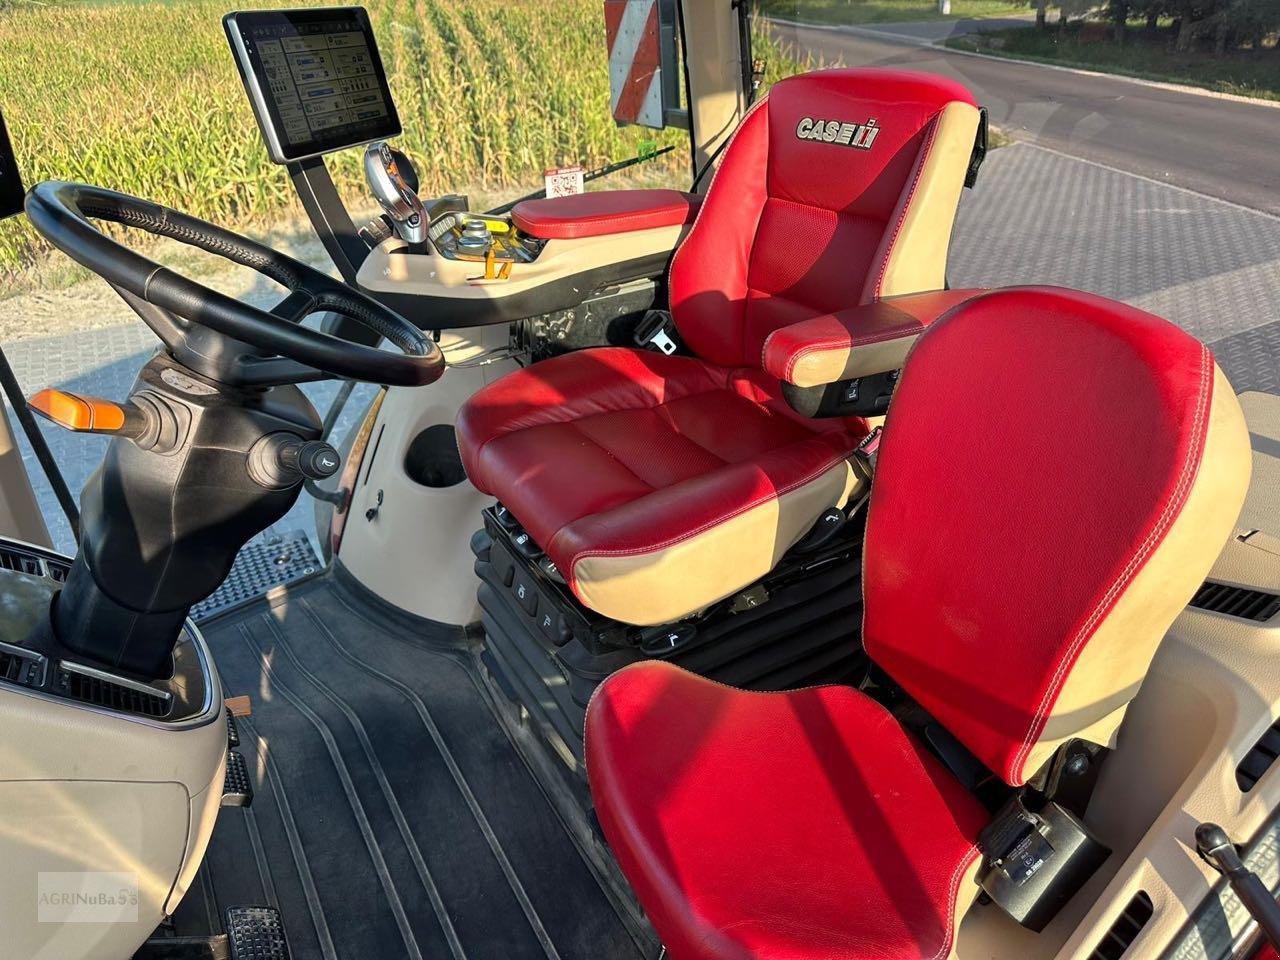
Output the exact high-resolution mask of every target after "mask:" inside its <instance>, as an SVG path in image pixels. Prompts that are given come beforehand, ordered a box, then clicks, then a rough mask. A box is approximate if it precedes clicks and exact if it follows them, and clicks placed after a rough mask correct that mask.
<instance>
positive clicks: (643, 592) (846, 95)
mask: <svg viewBox="0 0 1280 960" xmlns="http://www.w3.org/2000/svg"><path fill="white" fill-rule="evenodd" d="M979 119H980V116H979V111H978V108H977V107H976V105H975V104H974V101H973V98H972V96H971V95H970V94H969V92H968V91H967V90H965V89H964V88H963V87H962V86H960V85H959V84H957V83H954V82H953V81H950V80H946V79H943V78H940V77H934V76H927V75H921V74H914V73H908V72H904V71H895V70H881V69H839V70H825V71H820V72H817V73H811V74H805V75H802V76H798V77H792V78H790V79H787V80H783V81H781V82H779V83H777V84H775V85H774V86H773V88H772V89H771V91H770V93H769V95H768V96H767V97H765V98H764V99H762V100H760V101H759V102H758V103H757V104H755V106H754V107H753V108H752V109H751V111H750V112H749V113H748V114H747V116H746V117H745V118H744V120H743V122H742V124H741V125H740V126H739V128H738V130H737V131H736V132H735V133H734V135H733V138H732V139H731V141H730V143H729V145H728V147H727V148H726V151H725V155H724V158H723V160H722V162H721V164H720V167H719V169H718V170H717V171H716V174H715V177H714V179H713V181H712V184H711V186H710V188H709V190H708V193H707V196H706V200H705V202H704V203H703V204H702V206H701V209H700V211H699V213H698V217H697V220H696V221H695V223H694V225H693V227H692V229H691V231H690V233H689V235H688V236H687V238H686V239H685V240H684V242H683V243H682V244H681V246H680V247H679V248H678V250H677V251H676V253H675V256H674V257H673V259H672V263H671V269H670V283H669V289H670V308H671V315H672V319H673V321H674V323H675V326H676V328H677V330H678V332H679V336H680V338H681V339H682V340H683V341H684V344H685V345H686V346H687V348H688V350H689V352H690V353H691V354H692V355H691V356H688V355H686V356H666V355H664V354H661V353H655V352H647V351H641V350H636V349H628V348H619V347H606V348H599V349H591V350H584V351H580V352H576V353H570V354H566V355H564V356H560V357H556V358H553V359H550V360H546V361H543V362H540V363H536V364H534V365H532V366H530V367H528V368H526V369H524V370H521V371H518V372H516V373H513V374H511V375H509V376H507V377H504V378H503V379H502V380H500V381H498V382H496V383H494V384H491V385H489V386H487V387H485V388H484V389H482V390H480V391H479V392H477V393H476V394H475V395H474V396H473V397H472V398H471V400H470V401H469V402H468V403H467V404H466V405H465V406H464V407H463V408H462V410H461V411H460V413H459V417H458V424H457V428H458V443H459V447H460V449H461V453H462V460H463V464H464V465H465V467H466V471H467V475H468V477H469V478H470V479H471V482H472V483H473V484H475V486H476V487H478V488H479V489H480V490H482V491H484V492H486V493H490V494H492V495H494V496H495V497H497V499H498V500H500V501H501V502H502V503H503V504H504V505H505V506H506V508H507V509H508V510H509V511H510V512H511V513H512V514H513V515H514V516H515V518H516V519H517V520H519V521H520V523H521V524H522V525H523V526H524V528H525V529H526V530H527V531H528V533H529V534H530V536H531V537H532V538H533V540H534V541H535V542H536V543H537V545H538V546H540V547H541V548H542V550H544V551H545V552H546V553H547V554H548V556H549V557H550V558H551V560H552V561H553V562H554V563H555V564H556V565H557V567H558V568H559V571H560V573H561V574H562V575H563V577H564V579H565V581H566V583H567V584H568V586H569V588H570V589H571V590H572V591H573V593H574V594H575V596H576V597H577V598H578V599H579V600H580V601H581V602H582V603H583V604H585V605H586V606H587V607H590V608H591V609H593V610H595V611H597V612H598V613H601V614H603V615H605V616H607V617H610V618H613V619H615V620H620V621H623V622H626V623H631V624H637V625H651V624H662V623H669V622H671V621H674V620H677V619H680V618H681V617H685V616H688V615H690V614H692V613H695V612H697V611H699V610H701V609H703V608H705V607H706V606H708V605H710V604H711V603H714V602H715V601H717V600H720V599H722V598H724V597H727V596H729V595H731V594H733V593H734V592H735V591H737V590H740V589H741V588H743V587H745V586H747V585H749V584H751V583H752V582H754V581H755V580H757V579H759V578H760V577H762V576H764V575H765V574H766V573H768V572H769V571H770V570H771V569H772V568H773V567H774V566H775V565H776V564H777V562H778V561H779V560H780V559H781V557H782V555H783V554H784V553H785V552H786V551H787V550H788V549H790V548H791V546H793V545H794V544H795V543H796V542H797V541H798V540H799V539H800V538H801V537H802V536H804V534H805V533H806V532H807V531H808V530H810V529H811V528H812V527H813V525H814V524H815V522H816V521H817V519H818V518H819V517H820V516H821V515H822V513H823V512H824V511H825V510H827V509H828V508H830V507H833V506H841V505H843V504H844V503H845V502H846V501H847V500H848V499H849V498H850V496H851V494H852V493H853V492H854V490H855V489H857V488H858V486H859V484H860V483H861V482H862V481H861V480H860V479H859V476H858V475H857V474H856V473H855V471H854V469H853V467H852V466H851V465H850V462H849V458H850V456H851V454H852V453H853V451H854V450H855V448H856V447H857V445H858V443H859V441H860V440H861V439H862V438H863V437H864V436H865V435H866V433H867V425H866V422H865V421H864V420H862V419H861V418H857V417H848V418H835V419H825V420H811V419H807V418H806V417H804V416H803V415H802V414H800V413H797V412H796V411H795V410H793V409H792V408H791V406H790V405H789V404H788V403H787V401H786V399H785V398H784V396H783V391H782V379H781V376H782V375H775V374H773V373H769V372H766V370H767V369H779V368H780V366H781V369H782V374H783V375H786V376H788V377H791V378H792V382H793V383H799V378H798V377H796V376H795V375H794V373H793V368H795V367H796V366H797V364H796V363H795V362H794V361H796V360H798V359H800V358H804V357H805V356H806V355H810V357H811V359H812V356H816V355H824V351H825V354H836V362H835V367H836V368H837V369H839V370H843V369H845V368H846V367H848V366H849V364H848V363H847V359H848V355H849V354H850V353H851V352H856V351H859V350H865V351H866V352H867V354H868V355H869V357H870V360H869V361H868V362H869V363H870V364H872V366H870V367H867V366H866V365H865V364H864V365H863V368H864V369H865V372H868V373H870V372H884V371H889V370H892V369H895V368H896V367H898V366H901V352H898V353H896V354H895V353H894V351H893V350H890V351H888V352H887V353H886V351H885V350H884V344H883V341H884V340H886V339H889V338H892V337H893V336H894V332H893V331H892V330H890V332H889V337H886V335H885V332H884V330H882V329H880V328H877V327H876V326H875V323H877V322H879V323H883V317H879V318H878V319H877V317H876V315H868V316H867V319H866V326H865V327H863V328H860V327H859V326H858V324H859V322H860V321H855V320H853V319H851V318H852V316H853V315H852V314H849V313H848V311H849V310H850V308H854V307H856V306H858V305H859V304H867V303H871V302H874V301H877V300H879V299H882V298H886V297H895V296H898V295H902V294H914V293H919V292H921V291H941V290H942V288H943V287H944V286H945V283H946V278H945V269H946V254H947V248H948V245H949V242H950V235H951V227H952V223H953V221H954V218H955V212H956V206H957V204H958V202H959V197H960V192H961V189H962V187H963V185H964V182H965V178H966V175H967V173H968V169H969V163H970V158H971V155H972V152H973V147H974V140H975V134H976V132H977V129H978V125H979ZM939 298H940V299H939V300H938V302H937V303H934V304H932V309H933V310H934V311H935V312H937V311H940V310H941V309H943V308H945V307H946V306H949V305H950V304H951V303H952V302H954V300H955V297H954V295H952V296H951V298H950V299H948V295H947V294H946V293H942V294H939ZM846 315H848V316H847V322H845V321H842V320H841V318H842V317H845V316H846ZM806 321H809V323H805V322H806ZM814 321H817V325H816V326H815V325H814ZM842 322H843V324H844V325H843V326H842V325H841V324H842ZM824 323H825V324H826V326H823V324H824ZM833 325H834V328H835V333H836V334H837V335H838V337H837V340H839V339H840V338H841V337H843V338H846V341H845V342H834V343H827V342H823V339H822V336H821V335H820V334H821V331H823V330H829V329H831V327H832V326H833ZM784 328H789V332H790V333H791V336H790V340H789V341H788V343H787V345H786V349H785V351H784V352H785V353H786V354H787V356H788V357H789V358H790V361H791V362H785V361H784V362H783V363H782V364H781V365H779V364H774V363H772V362H770V361H769V359H768V358H766V356H765V348H766V343H767V341H768V340H769V338H770V335H771V334H773V333H774V332H775V331H778V330H781V329H784ZM800 331H816V332H817V334H815V333H814V332H810V333H808V334H805V333H800ZM899 334H900V331H899ZM851 335H853V336H854V339H853V341H852V342H853V343H857V344H859V346H854V347H852V348H850V346H849V342H848V341H847V338H849V337H850V336H851ZM900 349H901V350H905V347H900ZM828 359H829V357H828ZM876 364H878V366H876ZM801 366H803V365H801ZM844 375H845V376H849V374H847V373H846V374H844ZM831 379H840V377H839V376H835V377H832V378H831ZM800 385H802V386H804V385H808V384H806V383H801V384H800Z"/></svg>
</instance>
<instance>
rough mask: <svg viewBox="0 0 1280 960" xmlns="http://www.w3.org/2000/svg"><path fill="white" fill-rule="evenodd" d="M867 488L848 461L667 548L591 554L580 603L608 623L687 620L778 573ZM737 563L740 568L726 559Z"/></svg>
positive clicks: (580, 567)
mask: <svg viewBox="0 0 1280 960" xmlns="http://www.w3.org/2000/svg"><path fill="white" fill-rule="evenodd" d="M861 483H862V481H861V479H860V478H859V476H858V474H856V473H855V472H854V469H853V467H852V466H851V465H850V464H849V462H848V461H847V460H840V461H839V462H837V463H835V464H834V465H832V466H831V467H830V468H829V469H827V470H826V471H824V472H823V473H821V474H819V475H818V476H816V477H814V478H813V479H812V480H810V481H808V482H807V483H805V484H803V485H801V486H799V487H796V488H795V489H793V490H789V491H787V492H786V493H783V494H781V495H780V496H778V497H773V498H770V499H769V500H767V501H765V502H764V503H761V504H758V505H756V506H753V507H750V508H749V509H747V510H744V511H742V512H741V513H739V514H737V515H736V516H733V517H730V518H729V519H727V520H725V521H723V522H721V523H716V524H714V525H713V526H711V527H709V528H708V529H706V530H703V531H702V532H701V533H698V534H696V535H694V536H691V537H686V538H684V539H682V540H680V541H678V542H677V543H674V544H671V545H669V546H664V547H661V548H659V549H655V550H649V551H645V552H639V553H626V554H623V555H605V554H585V555H582V556H580V557H579V558H578V559H576V560H575V561H574V563H573V571H572V572H573V582H574V588H575V592H576V593H577V595H578V598H579V599H580V600H582V602H583V603H585V604H586V605H587V606H588V607H590V608H591V609H592V610H595V611H597V612H598V613H602V614H604V615H605V616H606V617H612V618H613V619H615V620H621V621H623V622H624V623H632V624H637V625H641V626H648V625H652V624H659V623H670V622H672V621H674V620H679V619H680V618H681V617H687V616H689V615H690V614H692V613H695V612H697V611H698V610H701V609H702V608H704V607H706V606H707V605H709V604H712V603H715V602H716V601H717V600H723V599H724V598H725V597H727V596H730V595H731V594H732V593H733V592H734V591H735V590H740V589H742V588H743V587H745V586H747V585H748V584H750V583H753V582H754V581H756V580H758V579H760V578H761V577H763V576H764V575H765V574H766V573H768V572H769V571H770V570H772V569H773V568H774V567H775V566H776V565H777V563H778V561H779V560H781V559H782V555H783V554H784V553H786V552H787V550H789V549H790V548H791V547H792V546H793V545H794V544H795V543H796V541H798V540H799V539H800V538H801V537H802V536H804V535H805V533H807V532H808V530H809V528H810V527H812V526H813V520H814V517H816V516H818V515H819V514H820V513H822V511H823V510H825V509H826V508H827V507H832V506H843V505H844V504H845V503H847V502H848V501H849V498H850V496H851V495H852V494H853V492H854V491H855V490H857V489H858V488H859V486H860V485H861ZM726 557H732V558H733V562H732V563H726V562H725V558H726Z"/></svg>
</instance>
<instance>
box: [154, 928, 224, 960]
mask: <svg viewBox="0 0 1280 960" xmlns="http://www.w3.org/2000/svg"><path fill="white" fill-rule="evenodd" d="M227 950H228V948H227V937H226V935H225V934H218V935H216V936H210V937H168V936H164V937H152V938H151V939H150V940H148V941H147V942H146V943H144V944H143V945H142V946H140V947H139V948H138V952H137V953H135V954H134V955H133V960H230V954H229V953H228V952H227Z"/></svg>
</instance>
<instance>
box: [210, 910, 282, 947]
mask: <svg viewBox="0 0 1280 960" xmlns="http://www.w3.org/2000/svg"><path fill="white" fill-rule="evenodd" d="M224 921H225V926H226V930H227V944H228V946H229V947H230V960H289V943H288V941H287V940H285V936H284V922H283V921H282V920H281V919H280V911H279V910H277V909H275V908H274V907H227V912H226V914H225V915H224Z"/></svg>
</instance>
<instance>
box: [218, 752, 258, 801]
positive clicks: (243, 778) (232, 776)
mask: <svg viewBox="0 0 1280 960" xmlns="http://www.w3.org/2000/svg"><path fill="white" fill-rule="evenodd" d="M251 803H253V781H252V780H250V779H249V765H248V764H247V763H245V762H244V755H243V754H242V753H240V752H239V751H237V750H228V751H227V777H226V779H225V780H224V781H223V784H222V805H223V806H224V807H247V806H249V805H250V804H251Z"/></svg>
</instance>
